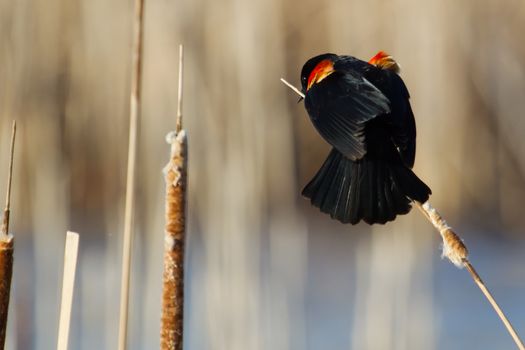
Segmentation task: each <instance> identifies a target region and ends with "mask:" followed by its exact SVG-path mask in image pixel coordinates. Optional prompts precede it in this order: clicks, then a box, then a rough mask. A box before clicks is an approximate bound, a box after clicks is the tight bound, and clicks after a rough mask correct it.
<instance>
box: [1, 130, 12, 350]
mask: <svg viewBox="0 0 525 350" xmlns="http://www.w3.org/2000/svg"><path fill="white" fill-rule="evenodd" d="M15 137H16V121H13V129H12V132H11V149H10V157H9V174H8V176H7V192H6V200H5V209H4V217H3V220H2V230H1V231H0V350H3V349H4V346H5V338H6V330H7V314H8V311H9V296H10V294H11V279H12V276H13V249H14V237H13V235H11V234H9V214H10V207H11V180H12V178H13V158H14V152H15Z"/></svg>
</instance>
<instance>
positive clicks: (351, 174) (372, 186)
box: [303, 148, 431, 224]
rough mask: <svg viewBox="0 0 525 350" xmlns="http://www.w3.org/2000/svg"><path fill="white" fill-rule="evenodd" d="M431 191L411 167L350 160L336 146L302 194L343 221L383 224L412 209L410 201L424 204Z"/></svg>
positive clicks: (379, 161)
mask: <svg viewBox="0 0 525 350" xmlns="http://www.w3.org/2000/svg"><path fill="white" fill-rule="evenodd" d="M430 193H431V191H430V188H428V186H427V185H425V183H423V181H421V180H420V179H419V178H418V177H417V176H416V175H415V174H414V173H413V172H412V170H410V169H409V168H408V167H406V166H405V165H403V164H402V162H401V161H400V162H399V164H394V163H392V162H386V161H384V160H373V159H367V157H364V158H363V159H361V160H358V161H355V162H354V161H351V160H350V159H348V158H346V157H345V156H343V155H342V154H341V153H339V152H338V151H337V150H336V149H335V148H334V149H332V151H331V152H330V154H329V155H328V158H327V159H326V161H325V162H324V164H323V166H322V167H321V169H319V171H318V172H317V174H316V175H315V177H314V178H313V179H312V180H311V181H310V183H309V184H308V185H306V187H305V188H304V189H303V196H305V197H307V198H310V201H311V202H312V204H313V205H314V206H316V207H318V208H320V209H321V211H322V212H324V213H328V214H330V216H331V217H332V218H333V219H337V220H339V221H341V222H343V223H351V224H357V223H358V222H359V221H360V220H364V221H365V222H367V223H368V224H376V223H379V224H384V223H386V222H387V221H392V220H394V219H395V217H396V215H400V214H406V213H408V212H409V211H410V208H411V205H410V202H411V200H416V201H418V202H421V203H424V202H426V201H427V200H428V197H429V195H430Z"/></svg>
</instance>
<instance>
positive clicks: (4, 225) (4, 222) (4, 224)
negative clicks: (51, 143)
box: [2, 120, 16, 237]
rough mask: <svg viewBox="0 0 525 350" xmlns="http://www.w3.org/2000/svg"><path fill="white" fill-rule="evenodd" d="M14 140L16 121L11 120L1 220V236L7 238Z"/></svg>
mask: <svg viewBox="0 0 525 350" xmlns="http://www.w3.org/2000/svg"><path fill="white" fill-rule="evenodd" d="M15 139H16V120H13V127H12V130H11V148H10V150H9V173H8V175H7V191H6V195H5V209H4V218H3V219H2V234H3V236H4V237H5V236H7V235H8V233H9V214H10V211H11V210H10V208H11V180H12V179H13V158H14V154H15Z"/></svg>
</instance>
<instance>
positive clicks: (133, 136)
mask: <svg viewBox="0 0 525 350" xmlns="http://www.w3.org/2000/svg"><path fill="white" fill-rule="evenodd" d="M133 25H134V32H133V52H132V71H131V95H130V107H129V108H130V110H129V113H130V114H129V145H128V168H127V176H126V207H125V214H124V237H123V244H122V274H121V287H120V317H119V337H118V349H119V350H124V349H126V348H127V334H128V307H129V280H130V270H131V248H132V233H133V232H132V225H133V209H134V201H135V195H134V190H135V161H136V158H137V133H138V119H139V113H140V97H141V94H140V91H141V73H142V46H143V44H142V39H143V31H144V30H143V28H144V0H136V1H135V21H134V24H133Z"/></svg>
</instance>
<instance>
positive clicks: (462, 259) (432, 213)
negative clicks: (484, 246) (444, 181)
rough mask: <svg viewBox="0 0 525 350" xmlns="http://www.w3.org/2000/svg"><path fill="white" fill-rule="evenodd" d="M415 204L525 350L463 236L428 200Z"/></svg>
mask: <svg viewBox="0 0 525 350" xmlns="http://www.w3.org/2000/svg"><path fill="white" fill-rule="evenodd" d="M414 204H415V205H416V206H417V207H418V208H419V209H420V210H421V212H422V213H423V214H424V215H425V217H426V218H427V219H428V220H429V221H430V222H431V223H432V225H434V227H435V228H436V229H437V230H438V232H439V233H440V234H441V237H442V239H443V256H444V257H447V258H448V259H449V260H450V261H451V262H452V263H453V264H454V265H456V266H457V267H459V268H462V267H466V268H467V271H468V272H469V273H470V276H471V277H472V279H473V280H474V282H475V283H476V285H477V286H478V287H479V289H480V290H481V292H482V293H483V295H484V296H485V298H487V300H488V302H489V303H490V305H491V306H492V308H493V309H494V311H496V314H497V315H498V317H499V318H500V320H501V322H503V324H504V325H505V328H506V329H507V331H508V332H509V334H510V336H511V337H512V339H513V340H514V343H516V346H517V347H518V349H520V350H525V346H524V345H523V342H522V341H521V339H520V337H519V336H518V334H517V333H516V330H515V329H514V327H513V326H512V324H511V323H510V321H509V319H508V318H507V316H506V315H505V313H504V312H503V310H501V308H500V307H499V305H498V303H497V302H496V300H495V299H494V297H493V296H492V294H491V293H490V291H489V290H488V288H487V286H486V285H485V283H484V282H483V280H482V279H481V277H480V276H479V274H478V273H477V271H476V270H475V269H474V266H472V263H471V262H470V261H469V259H468V250H467V247H466V246H465V244H464V243H463V241H462V240H461V238H459V236H458V235H457V234H456V233H455V232H454V231H453V230H452V229H451V228H450V226H448V225H447V223H446V221H445V220H444V219H443V217H442V216H441V215H440V214H439V213H438V211H437V210H436V209H434V208H433V207H432V206H431V205H430V203H429V202H428V201H427V202H425V203H423V204H421V203H419V202H415V201H414Z"/></svg>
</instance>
